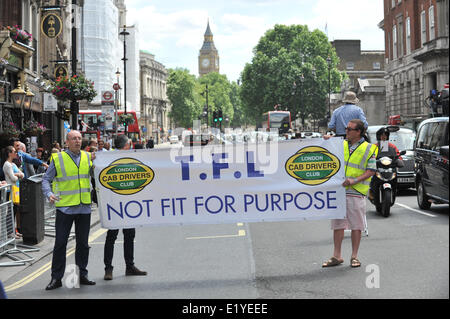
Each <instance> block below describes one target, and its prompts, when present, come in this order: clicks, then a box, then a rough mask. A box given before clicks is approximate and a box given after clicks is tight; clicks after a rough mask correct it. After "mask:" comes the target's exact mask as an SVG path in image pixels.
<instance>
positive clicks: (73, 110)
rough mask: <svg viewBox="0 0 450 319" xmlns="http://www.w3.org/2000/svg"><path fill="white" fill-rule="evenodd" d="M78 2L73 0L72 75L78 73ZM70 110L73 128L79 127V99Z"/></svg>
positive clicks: (71, 105) (72, 102)
mask: <svg viewBox="0 0 450 319" xmlns="http://www.w3.org/2000/svg"><path fill="white" fill-rule="evenodd" d="M77 9H78V3H77V0H72V62H71V63H72V76H74V75H76V74H77V63H78V60H77V27H76V21H75V17H76V14H77ZM70 112H71V113H72V130H77V129H78V113H79V104H78V101H77V100H75V99H73V100H72V101H70Z"/></svg>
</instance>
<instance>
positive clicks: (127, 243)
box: [103, 134, 147, 280]
mask: <svg viewBox="0 0 450 319" xmlns="http://www.w3.org/2000/svg"><path fill="white" fill-rule="evenodd" d="M114 145H115V146H116V148H117V149H119V150H129V149H130V147H131V145H130V141H129V139H128V137H127V136H126V135H124V134H122V135H119V136H117V137H116V139H115V141H114ZM122 232H123V255H124V258H125V264H126V272H125V275H126V276H146V275H147V272H146V271H142V270H139V269H138V268H137V267H136V266H135V265H134V237H135V236H136V229H135V228H124V229H123V230H122ZM118 234H119V230H118V229H109V230H108V232H107V234H106V241H105V248H104V258H103V260H104V263H105V276H104V278H103V279H105V280H112V279H113V275H112V273H113V268H114V267H113V266H112V260H113V255H114V243H115V242H116V239H117V235H118Z"/></svg>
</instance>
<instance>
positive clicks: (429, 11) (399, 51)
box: [378, 0, 449, 127]
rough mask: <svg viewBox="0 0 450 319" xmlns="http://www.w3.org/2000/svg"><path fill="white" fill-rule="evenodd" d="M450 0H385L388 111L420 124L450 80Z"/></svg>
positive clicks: (407, 121) (410, 122) (384, 27)
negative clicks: (433, 93)
mask: <svg viewBox="0 0 450 319" xmlns="http://www.w3.org/2000/svg"><path fill="white" fill-rule="evenodd" d="M448 14H449V0H417V1H406V0H403V1H402V0H384V19H383V21H381V22H380V23H379V25H378V26H379V27H380V28H381V29H383V30H384V33H385V48H386V50H385V51H386V52H385V61H386V76H385V80H386V88H387V90H386V113H387V116H393V115H401V119H402V121H403V122H404V123H405V124H407V125H410V126H411V127H415V125H416V124H417V123H418V122H420V121H421V120H423V119H424V118H427V117H428V116H429V113H430V109H429V107H428V104H427V102H426V99H427V97H428V96H429V94H430V91H431V90H433V89H436V90H438V91H440V90H442V89H443V87H444V84H445V83H448V81H449V80H448V78H449V74H448V63H449V62H448V33H449V25H448V20H449V17H448Z"/></svg>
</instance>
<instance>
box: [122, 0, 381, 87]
mask: <svg viewBox="0 0 450 319" xmlns="http://www.w3.org/2000/svg"><path fill="white" fill-rule="evenodd" d="M125 5H126V7H127V25H133V24H137V26H138V29H139V43H140V49H141V50H146V51H149V52H151V53H152V54H154V55H155V60H156V61H158V62H160V63H162V64H163V65H164V66H165V67H166V68H177V67H179V68H185V69H188V70H189V71H190V73H191V74H194V75H196V76H198V54H199V51H200V48H201V47H202V44H203V36H204V33H205V31H206V26H207V23H208V19H209V23H210V27H211V31H212V33H213V35H214V44H215V46H216V48H217V50H218V52H219V57H220V73H221V74H225V75H226V76H227V78H228V80H230V81H237V79H238V78H239V77H240V73H241V72H242V70H243V69H244V67H245V64H246V63H251V61H252V58H253V48H254V47H255V46H256V45H257V43H258V41H259V39H260V38H261V37H262V36H263V35H264V34H265V32H266V31H267V30H269V29H272V28H273V27H274V25H275V24H284V25H291V24H302V25H307V26H308V28H309V30H311V31H312V30H315V29H319V30H321V31H323V32H324V33H327V32H328V37H329V39H330V41H333V40H350V39H352V40H354V39H359V40H361V49H362V50H384V32H383V30H381V29H380V28H378V23H379V22H380V21H381V20H383V18H384V17H383V0H226V1H225V0H189V1H187V0H165V1H164V0H125Z"/></svg>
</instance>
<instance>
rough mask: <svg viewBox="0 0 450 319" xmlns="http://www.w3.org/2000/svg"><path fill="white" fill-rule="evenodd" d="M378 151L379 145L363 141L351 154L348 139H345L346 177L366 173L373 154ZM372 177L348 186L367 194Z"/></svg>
mask: <svg viewBox="0 0 450 319" xmlns="http://www.w3.org/2000/svg"><path fill="white" fill-rule="evenodd" d="M374 153H375V156H376V155H377V153H378V147H377V146H376V145H375V144H370V143H367V142H363V143H361V144H360V145H359V146H358V147H357V148H356V149H355V150H354V151H353V153H352V154H351V155H350V150H349V145H348V141H347V140H344V159H345V177H354V178H356V177H358V176H361V175H362V174H364V172H365V171H366V168H367V163H368V162H369V159H370V158H371V157H372V155H373V154H374ZM371 179H372V178H371V177H369V178H368V179H366V180H364V181H361V182H359V183H358V184H355V185H352V186H347V188H348V187H352V188H353V189H354V190H356V191H357V192H359V193H361V194H362V195H364V196H365V195H367V192H368V191H369V186H370V180H371Z"/></svg>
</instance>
